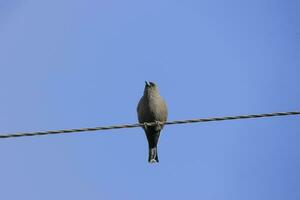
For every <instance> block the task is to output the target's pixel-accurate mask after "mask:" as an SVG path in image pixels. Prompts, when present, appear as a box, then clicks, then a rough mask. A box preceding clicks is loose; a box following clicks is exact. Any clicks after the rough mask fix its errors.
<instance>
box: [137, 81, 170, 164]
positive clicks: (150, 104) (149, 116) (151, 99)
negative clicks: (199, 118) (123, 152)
mask: <svg viewBox="0 0 300 200" xmlns="http://www.w3.org/2000/svg"><path fill="white" fill-rule="evenodd" d="M137 114H138V121H139V123H143V124H145V126H143V129H144V131H145V133H146V137H147V140H148V145H149V157H148V162H149V163H158V162H159V160H158V154H157V144H158V140H159V136H160V132H161V130H162V129H163V128H164V122H166V121H167V118H168V108H167V104H166V102H165V100H164V99H163V97H162V96H161V95H160V93H159V89H158V86H157V84H156V83H154V82H149V81H145V88H144V94H143V96H142V97H141V99H140V101H139V103H138V106H137ZM149 122H155V123H156V124H155V125H154V126H147V125H146V123H149Z"/></svg>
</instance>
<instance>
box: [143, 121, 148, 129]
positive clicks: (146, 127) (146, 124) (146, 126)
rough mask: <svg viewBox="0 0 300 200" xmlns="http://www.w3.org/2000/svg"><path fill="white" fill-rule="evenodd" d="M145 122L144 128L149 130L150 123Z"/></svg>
mask: <svg viewBox="0 0 300 200" xmlns="http://www.w3.org/2000/svg"><path fill="white" fill-rule="evenodd" d="M143 124H144V129H145V130H147V129H148V123H147V122H144V123H143Z"/></svg>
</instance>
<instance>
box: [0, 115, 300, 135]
mask: <svg viewBox="0 0 300 200" xmlns="http://www.w3.org/2000/svg"><path fill="white" fill-rule="evenodd" d="M287 115H300V111H294V112H276V113H266V114H254V115H238V116H227V117H213V118H199V119H189V120H177V121H169V122H165V123H162V122H147V123H141V124H123V125H116V126H98V127H93V128H78V129H62V130H49V131H38V132H22V133H13V134H5V135H4V134H2V135H0V139H1V138H14V137H25V136H36V135H50V134H62V133H75V132H88V131H103V130H111V129H122V128H135V127H145V126H155V125H157V123H159V124H164V125H173V124H188V123H198V122H212V121H225V120H236V119H250V118H263V117H275V116H287Z"/></svg>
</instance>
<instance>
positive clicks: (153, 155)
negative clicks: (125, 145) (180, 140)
mask: <svg viewBox="0 0 300 200" xmlns="http://www.w3.org/2000/svg"><path fill="white" fill-rule="evenodd" d="M148 162H149V163H158V162H159V160H158V155H157V147H152V148H149V158H148Z"/></svg>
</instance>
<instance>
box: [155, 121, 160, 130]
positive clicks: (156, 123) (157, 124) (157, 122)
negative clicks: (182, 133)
mask: <svg viewBox="0 0 300 200" xmlns="http://www.w3.org/2000/svg"><path fill="white" fill-rule="evenodd" d="M155 125H156V126H157V127H159V129H160V128H161V122H160V121H155Z"/></svg>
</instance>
